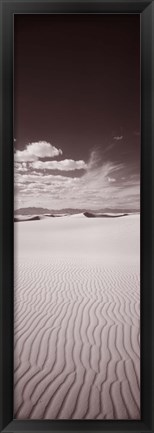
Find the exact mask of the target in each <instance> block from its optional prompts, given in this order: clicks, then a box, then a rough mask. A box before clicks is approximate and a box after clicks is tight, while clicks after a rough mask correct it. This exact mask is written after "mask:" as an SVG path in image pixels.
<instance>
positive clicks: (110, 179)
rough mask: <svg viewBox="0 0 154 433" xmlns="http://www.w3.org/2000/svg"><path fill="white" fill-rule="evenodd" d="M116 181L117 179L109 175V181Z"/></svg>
mask: <svg viewBox="0 0 154 433" xmlns="http://www.w3.org/2000/svg"><path fill="white" fill-rule="evenodd" d="M115 181H116V179H114V177H109V176H108V182H115Z"/></svg>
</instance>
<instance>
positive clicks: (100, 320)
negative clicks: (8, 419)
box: [14, 257, 140, 419]
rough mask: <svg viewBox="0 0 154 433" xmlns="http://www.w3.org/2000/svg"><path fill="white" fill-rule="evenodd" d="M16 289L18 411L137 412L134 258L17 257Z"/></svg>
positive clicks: (23, 414)
mask: <svg viewBox="0 0 154 433" xmlns="http://www.w3.org/2000/svg"><path fill="white" fill-rule="evenodd" d="M14 292H15V304H14V305H15V308H14V414H15V418H17V419H139V418H140V335H139V333H140V305H139V300H140V293H139V275H138V268H137V266H135V264H134V265H131V266H128V265H127V266H126V265H125V264H121V265H119V266H117V265H112V267H111V266H110V265H108V266H105V267H103V263H102V262H101V261H100V262H96V263H95V262H94V261H93V262H92V263H90V262H88V261H86V259H84V260H82V259H81V260H80V259H79V258H76V259H73V258H72V259H70V258H69V259H68V258H67V257H65V258H64V257H63V258H55V257H53V258H52V257H51V258H50V259H48V260H47V259H46V258H45V259H44V260H43V259H42V258H41V259H40V260H39V259H35V260H33V259H29V258H26V259H25V258H23V259H22V258H21V259H20V260H19V261H18V264H17V266H16V272H15V291H14Z"/></svg>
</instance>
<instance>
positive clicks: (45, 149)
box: [14, 141, 62, 162]
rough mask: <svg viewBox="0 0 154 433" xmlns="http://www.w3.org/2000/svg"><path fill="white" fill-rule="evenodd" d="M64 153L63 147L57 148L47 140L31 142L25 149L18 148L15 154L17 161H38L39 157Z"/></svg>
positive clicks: (51, 156)
mask: <svg viewBox="0 0 154 433" xmlns="http://www.w3.org/2000/svg"><path fill="white" fill-rule="evenodd" d="M61 154H62V150H61V149H57V148H56V147H55V146H53V145H52V144H50V143H48V142H47V141H38V142H34V143H29V144H27V146H26V149H24V150H16V151H15V154H14V160H15V162H23V161H30V162H32V161H37V160H38V159H39V158H46V157H48V158H49V157H50V158H53V157H54V156H58V155H61Z"/></svg>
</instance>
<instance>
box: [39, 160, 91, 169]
mask: <svg viewBox="0 0 154 433" xmlns="http://www.w3.org/2000/svg"><path fill="white" fill-rule="evenodd" d="M31 167H32V168H34V169H35V170H36V169H38V170H61V171H71V170H81V169H86V168H87V165H86V164H85V162H84V161H82V160H80V161H74V160H73V159H64V160H62V161H35V162H32V163H31Z"/></svg>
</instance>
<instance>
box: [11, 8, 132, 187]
mask: <svg viewBox="0 0 154 433" xmlns="http://www.w3.org/2000/svg"><path fill="white" fill-rule="evenodd" d="M14 32H15V33H14V95H15V96H14V118H15V121H14V137H15V143H14V145H15V148H16V150H20V151H22V150H25V149H26V146H27V145H28V144H29V143H37V142H40V141H42V142H48V143H51V144H52V146H55V148H56V149H61V150H62V155H63V156H61V154H59V155H57V157H56V160H57V161H60V160H62V159H63V160H66V159H71V160H74V161H78V160H82V161H84V162H85V164H91V162H90V161H91V160H95V161H94V164H93V166H95V167H96V163H97V166H100V165H102V164H103V163H105V164H107V163H109V162H110V163H112V164H116V165H117V164H123V168H124V165H125V174H127V175H129V176H131V177H132V176H135V179H136V177H137V176H138V175H139V163H140V16H139V15H123V14H117V15H116V14H114V15H107V14H106V15H105V14H102V15H99V14H98V15H97V14H96V15H93V14H89V15H87V14H85V15H84V14H77V15H76V14H70V15H68V14H63V15H61V14H60V15H59V14H47V15H46V14H44V15H42V14H41V15H35V14H34V15H30V14H29V15H24V14H23V15H15V22H14ZM94 155H95V156H94ZM50 159H51V158H50ZM52 159H53V158H52ZM39 160H40V158H39ZM48 160H49V157H46V154H45V158H44V159H41V161H48ZM24 161H26V164H27V166H26V165H25V170H27V168H28V173H31V172H32V167H31V168H30V166H29V165H28V159H24ZM18 162H19V161H18ZM20 162H22V158H21V155H20ZM22 171H23V170H21V172H22ZM18 172H19V173H20V170H19V166H18ZM116 172H117V170H116ZM42 173H43V172H42ZM58 173H59V170H55V171H53V169H52V174H55V175H56V174H58ZM74 173H75V175H76V176H77V177H79V176H84V173H85V172H84V169H82V170H75V172H74ZM118 173H120V176H121V177H119V178H117V177H116V175H115V176H114V178H116V181H118V182H119V183H120V179H122V177H124V173H122V172H121V171H118ZM20 174H21V175H23V173H20ZM46 174H51V170H50V171H49V170H48V172H47V173H46ZM60 174H61V175H63V174H64V173H63V171H61V172H60ZM67 175H68V177H69V176H71V177H72V176H74V174H73V172H72V171H71V172H70V171H69V172H68V173H67ZM65 176H66V170H65Z"/></svg>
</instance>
